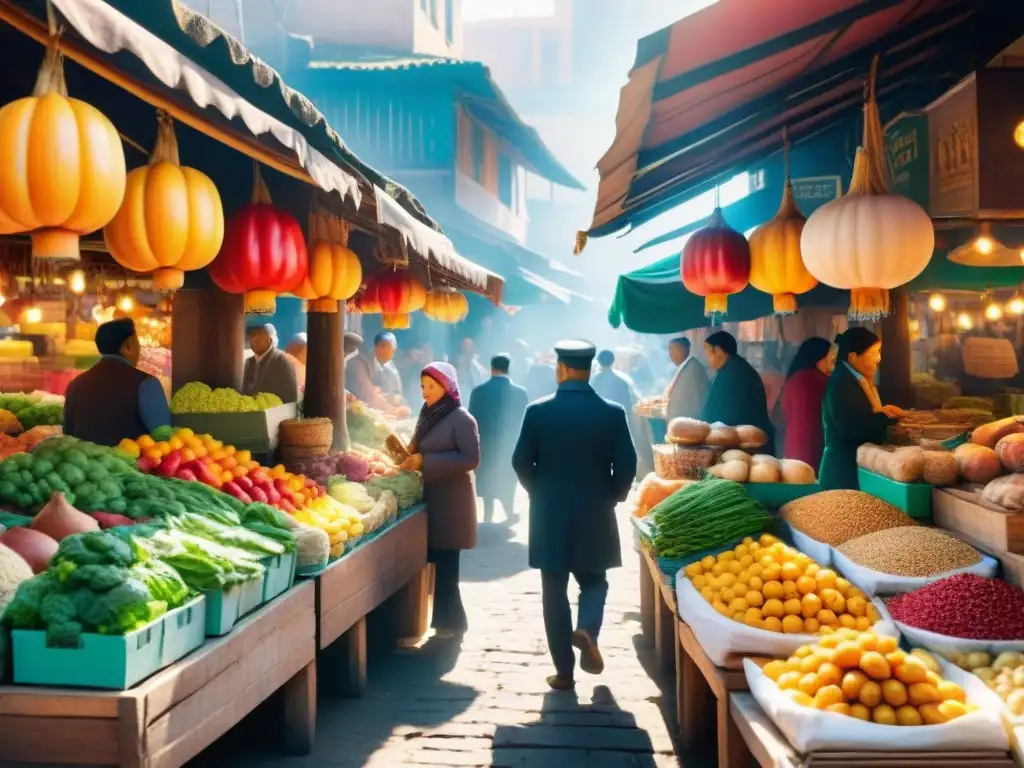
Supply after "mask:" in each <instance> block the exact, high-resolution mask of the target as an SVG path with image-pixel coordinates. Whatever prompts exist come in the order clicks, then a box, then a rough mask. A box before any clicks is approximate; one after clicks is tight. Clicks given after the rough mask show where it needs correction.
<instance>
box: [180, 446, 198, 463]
mask: <svg viewBox="0 0 1024 768" xmlns="http://www.w3.org/2000/svg"><path fill="white" fill-rule="evenodd" d="M195 459H196V452H195V451H193V450H192V449H191V448H182V449H181V460H182V461H195Z"/></svg>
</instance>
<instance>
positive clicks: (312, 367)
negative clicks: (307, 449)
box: [302, 301, 348, 451]
mask: <svg viewBox="0 0 1024 768" xmlns="http://www.w3.org/2000/svg"><path fill="white" fill-rule="evenodd" d="M337 303H338V305H339V307H338V311H337V312H310V313H309V314H307V315H306V334H307V337H308V338H307V340H306V344H307V354H306V394H305V397H304V400H303V405H302V410H303V414H304V415H305V416H307V417H321V418H328V419H330V420H331V422H332V423H333V424H334V442H333V443H332V444H331V449H332V450H335V451H338V450H344V449H345V448H348V425H347V424H346V422H345V353H344V351H343V349H342V336H343V331H342V329H343V328H344V327H345V302H343V301H342V302H337Z"/></svg>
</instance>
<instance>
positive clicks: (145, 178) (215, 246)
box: [103, 110, 224, 291]
mask: <svg viewBox="0 0 1024 768" xmlns="http://www.w3.org/2000/svg"><path fill="white" fill-rule="evenodd" d="M103 238H104V240H105V241H106V243H107V249H108V250H109V251H110V255H111V256H113V257H114V261H116V262H117V263H118V264H120V265H121V266H122V267H124V268H125V269H130V270H131V271H133V272H152V273H153V287H154V288H155V289H156V290H158V291H174V290H177V289H178V288H181V286H182V285H183V284H184V282H185V272H186V271H191V270H195V269H202V268H203V267H205V266H207V265H208V264H209V263H210V262H211V261H213V260H214V258H215V257H216V256H217V252H218V251H219V250H220V246H221V243H223V242H224V208H223V206H222V205H221V201H220V193H218V192H217V187H216V186H215V185H214V183H213V181H212V180H211V179H210V178H209V177H208V176H206V175H205V174H203V173H201V172H199V171H197V170H196V169H195V168H188V167H182V165H181V163H180V161H179V159H178V141H177V139H176V138H175V136H174V123H173V121H172V120H171V117H170V115H168V114H167V113H166V112H164V111H162V110H161V111H160V112H158V113H157V137H156V146H155V147H153V153H152V154H151V155H150V157H149V163H148V164H147V165H144V166H142V167H141V168H136V169H135V170H133V171H132V172H131V173H129V174H128V181H127V185H126V187H125V195H124V202H123V203H122V204H121V208H120V210H118V212H117V215H116V216H114V218H113V219H112V220H111V221H110V223H109V224H107V226H106V228H105V229H104V230H103Z"/></svg>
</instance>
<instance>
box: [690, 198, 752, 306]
mask: <svg viewBox="0 0 1024 768" xmlns="http://www.w3.org/2000/svg"><path fill="white" fill-rule="evenodd" d="M680 260H681V265H680V266H681V269H680V271H681V272H682V277H683V285H684V286H685V287H686V290H688V291H689V292H690V293H694V294H696V295H698V296H703V297H704V314H705V315H707V316H708V317H713V316H715V315H721V314H725V312H726V309H727V308H728V297H729V296H730V295H731V294H734V293H739V292H740V291H742V290H743V289H744V288H746V287H747V280H748V279H749V277H750V246H749V244H748V243H747V239H746V238H745V237H743V235H742V234H740V233H739V232H737V231H736V230H735V229H733V228H732V227H730V226H729V225H728V224H726V223H725V217H724V216H722V209H721V208H718V207H716V208H715V210H714V212H713V213H712V214H711V218H710V219H708V223H707V224H705V225H704V226H703V227H701V228H700V229H698V230H697V231H696V232H694V233H693V234H692V235H691V236H690V239H689V240H687V241H686V245H684V246H683V252H682V254H681V256H680Z"/></svg>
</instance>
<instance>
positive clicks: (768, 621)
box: [761, 608, 782, 632]
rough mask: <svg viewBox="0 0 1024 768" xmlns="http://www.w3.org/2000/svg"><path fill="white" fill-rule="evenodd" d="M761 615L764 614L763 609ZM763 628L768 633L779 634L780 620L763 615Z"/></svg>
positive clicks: (780, 629) (780, 628)
mask: <svg viewBox="0 0 1024 768" xmlns="http://www.w3.org/2000/svg"><path fill="white" fill-rule="evenodd" d="M761 613H764V609H763V608H762V609H761ZM764 628H765V629H767V630H768V631H769V632H781V631H782V620H781V619H779V618H778V617H776V616H768V615H765V618H764Z"/></svg>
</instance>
